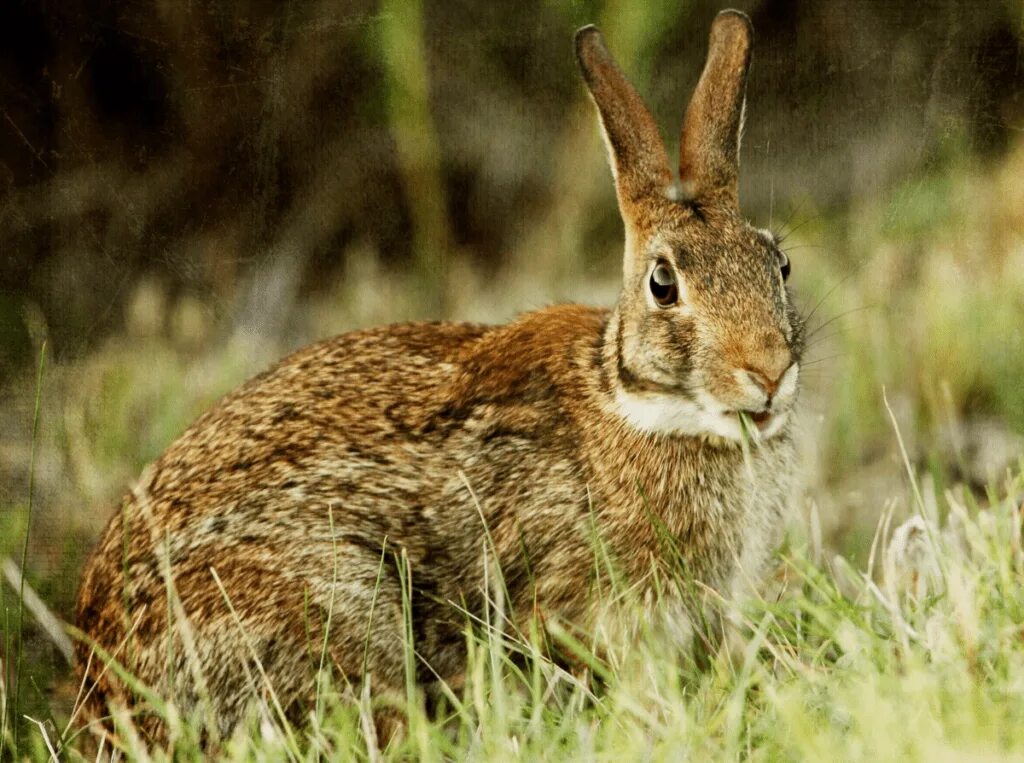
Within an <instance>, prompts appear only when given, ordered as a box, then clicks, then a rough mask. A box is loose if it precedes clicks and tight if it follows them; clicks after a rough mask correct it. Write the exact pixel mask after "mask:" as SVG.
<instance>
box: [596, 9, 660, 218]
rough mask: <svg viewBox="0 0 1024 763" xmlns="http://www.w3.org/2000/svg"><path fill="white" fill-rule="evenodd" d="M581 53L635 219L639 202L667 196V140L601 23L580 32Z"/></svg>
mask: <svg viewBox="0 0 1024 763" xmlns="http://www.w3.org/2000/svg"><path fill="white" fill-rule="evenodd" d="M576 58H577V60H578V61H579V64H580V69H581V70H582V71H583V78H584V79H585V80H586V83H587V87H588V88H589V89H590V94H591V96H593V98H594V103H595V104H597V110H598V113H599V114H600V115H601V127H602V128H603V130H604V137H605V143H606V144H607V146H608V154H609V156H610V158H611V165H612V173H613V174H614V175H615V190H616V192H617V195H618V197H619V208H620V210H621V211H622V215H623V217H624V218H626V219H627V220H628V221H630V222H633V221H634V220H635V219H636V216H637V215H636V212H637V209H636V204H637V202H641V201H642V200H643V199H645V198H647V197H649V196H651V195H653V194H658V195H664V193H665V192H666V191H667V190H668V189H669V187H670V186H671V183H672V170H671V169H670V167H669V162H668V154H667V152H666V151H665V144H664V143H663V142H662V140H661V134H660V133H659V132H658V125H657V124H656V123H655V121H654V117H653V116H651V112H650V111H649V110H648V109H647V106H646V105H645V104H644V102H643V100H642V99H641V98H640V96H639V94H638V93H637V92H636V90H634V89H633V86H632V85H631V84H629V80H627V79H626V75H624V74H623V73H622V71H621V70H620V69H619V67H618V66H617V65H616V63H615V60H614V59H613V58H612V56H611V54H610V53H609V52H608V49H607V48H605V46H604V42H603V41H602V39H601V33H600V32H599V31H597V27H594V26H586V27H583V28H582V29H581V30H579V31H578V32H577V33H576Z"/></svg>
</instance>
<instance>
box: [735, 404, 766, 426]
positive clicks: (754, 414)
mask: <svg viewBox="0 0 1024 763" xmlns="http://www.w3.org/2000/svg"><path fill="white" fill-rule="evenodd" d="M736 415H738V416H739V417H740V418H741V419H743V418H746V419H748V420H749V421H750V422H752V423H753V424H754V426H756V427H757V428H758V429H760V430H762V431H764V430H765V429H767V428H768V425H769V424H770V423H771V420H772V418H773V417H774V416H775V412H774V411H771V410H769V409H767V408H765V409H764V410H761V411H737V412H736Z"/></svg>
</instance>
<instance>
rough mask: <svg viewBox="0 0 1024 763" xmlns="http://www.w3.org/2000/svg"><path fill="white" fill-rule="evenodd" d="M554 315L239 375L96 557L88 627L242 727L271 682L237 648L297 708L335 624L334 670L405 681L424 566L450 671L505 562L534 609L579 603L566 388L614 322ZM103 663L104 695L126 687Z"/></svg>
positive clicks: (578, 519) (226, 722)
mask: <svg viewBox="0 0 1024 763" xmlns="http://www.w3.org/2000/svg"><path fill="white" fill-rule="evenodd" d="M545 312H547V313H548V314H549V315H548V316H547V320H540V321H535V322H534V323H531V322H530V321H529V320H527V321H525V322H520V324H518V333H517V332H515V331H513V332H512V335H511V336H510V335H509V332H510V329H512V328H513V327H510V326H505V327H497V328H492V327H484V326H476V325H470V324H444V323H441V324H408V325H403V326H392V327H387V328H384V329H378V330H371V331H365V332H356V333H352V334H347V335H344V336H341V337H337V338H335V339H332V340H328V341H325V342H321V343H319V344H315V345H312V346H310V347H308V348H306V349H304V350H301V351H299V352H297V353H295V354H293V355H291V356H290V357H288V358H286V359H284V360H283V361H281V362H280V363H279V364H278V365H277V366H275V367H274V368H272V369H271V370H269V371H267V372H265V373H263V374H261V375H260V376H258V377H256V378H254V379H253V380H251V381H250V382H248V383H247V384H245V385H244V386H243V387H241V388H239V390H237V391H236V392H234V393H232V394H231V395H229V396H228V397H226V398H225V399H224V400H222V401H221V402H220V403H219V404H218V405H217V406H216V407H215V408H214V409H212V410H211V411H210V412H209V413H207V414H205V415H204V416H203V417H201V418H200V419H199V420H198V421H197V422H196V423H195V424H194V425H193V426H192V427H190V428H189V429H188V430H187V431H186V432H185V433H184V434H183V435H182V436H181V438H179V439H178V441H176V442H175V443H174V444H173V445H172V446H171V447H170V448H169V449H168V450H167V451H166V452H165V453H164V454H163V456H162V457H161V458H160V459H159V460H158V461H157V462H156V463H155V464H154V465H153V466H152V467H151V468H150V469H149V470H147V472H146V474H145V475H144V476H143V478H142V479H141V480H140V483H139V485H138V487H137V488H136V490H135V491H134V492H133V494H132V495H130V496H128V497H127V498H126V499H125V501H124V503H123V505H122V507H121V511H120V512H119V513H117V514H116V515H115V517H114V518H113V519H112V521H111V524H110V526H109V527H108V529H107V531H106V533H105V535H104V538H103V540H102V541H101V543H100V546H99V548H98V549H97V551H96V552H95V553H94V555H93V558H92V560H91V561H90V563H89V565H88V568H87V572H86V579H85V581H84V584H83V586H82V591H81V593H80V597H79V623H80V624H81V625H82V626H83V628H84V629H85V630H86V631H87V632H89V633H90V634H91V636H92V637H93V638H94V639H96V641H97V643H98V644H99V645H100V646H101V647H102V649H103V650H105V651H106V652H107V653H109V654H115V655H116V656H117V658H118V659H119V660H120V661H123V662H124V664H125V666H126V667H127V668H128V669H129V670H130V671H131V672H132V673H133V674H135V675H136V676H137V677H138V678H140V679H142V680H143V681H144V682H146V683H148V684H153V685H156V686H157V687H158V688H161V689H163V690H165V691H166V690H170V691H168V693H172V694H173V695H174V696H176V698H177V699H178V700H179V701H180V702H182V703H183V704H184V705H186V706H189V705H191V704H194V703H195V702H196V701H197V700H198V698H199V697H200V696H201V686H202V683H203V682H205V683H206V684H207V685H208V691H209V693H210V695H211V696H212V697H213V699H214V706H215V708H216V711H217V713H216V714H217V717H218V718H219V719H220V720H221V722H222V724H223V726H224V729H225V730H227V729H228V728H230V727H231V726H232V725H233V724H234V723H235V722H237V720H238V717H239V714H240V713H241V712H242V709H243V708H244V706H245V705H246V704H247V702H248V700H249V698H251V697H252V696H253V691H256V693H257V695H258V694H259V693H260V686H259V685H258V684H259V683H260V682H259V680H258V678H253V677H252V676H253V675H258V673H257V672H256V670H255V668H253V667H252V665H250V666H249V667H248V668H245V666H243V665H240V664H239V662H238V660H239V659H240V658H241V659H242V660H250V661H251V662H253V664H254V660H253V659H252V658H257V659H259V661H260V663H261V665H262V667H263V669H264V670H265V671H266V673H267V674H268V675H269V676H270V677H271V682H272V683H273V685H274V687H275V691H277V692H280V693H281V694H282V695H283V696H284V699H285V700H286V701H289V702H294V703H296V705H297V706H298V705H299V704H301V701H302V700H304V699H306V698H308V696H309V694H310V693H311V692H312V690H313V675H314V673H315V668H316V663H317V660H316V659H313V658H312V655H316V656H317V657H318V656H319V653H320V650H319V646H318V645H319V644H321V643H322V642H323V641H324V636H323V634H324V631H325V629H326V628H327V627H328V624H329V630H330V637H329V639H328V648H327V659H329V660H331V661H332V663H333V665H334V667H335V668H337V669H338V670H339V671H341V672H342V673H344V674H346V676H347V677H348V678H349V679H351V680H352V681H353V683H355V682H357V681H358V680H359V677H360V675H361V674H362V672H363V668H364V667H366V668H367V670H368V671H369V672H370V673H371V674H373V676H374V680H375V681H377V683H378V685H383V686H388V685H392V686H400V685H401V681H402V680H403V678H402V671H403V669H404V667H403V662H402V660H403V657H402V655H403V647H402V641H401V638H402V637H401V634H402V627H401V617H402V611H401V607H402V587H401V586H402V581H403V579H405V575H406V572H407V570H406V565H407V569H408V570H410V571H411V573H410V574H411V576H412V578H411V584H410V585H411V588H412V590H413V591H414V594H413V597H412V605H413V612H412V619H413V626H414V630H415V631H416V632H415V633H414V638H415V642H416V648H417V650H418V651H419V652H420V654H421V655H423V656H425V657H426V658H427V661H428V662H429V663H430V666H431V669H432V670H433V671H437V672H438V673H440V675H442V676H448V677H450V676H451V675H453V674H454V673H455V672H457V671H458V670H460V669H461V664H462V650H463V644H464V637H463V635H462V629H463V626H464V624H465V615H464V613H460V611H459V608H460V607H465V608H466V609H468V610H470V611H472V612H477V611H479V610H480V609H481V608H482V600H481V597H482V596H484V595H485V593H484V589H482V588H481V586H480V580H481V579H482V577H483V575H484V568H485V566H487V565H488V564H489V562H488V559H487V558H488V557H489V556H490V557H492V558H491V560H490V562H492V563H493V564H494V569H498V568H500V569H501V572H502V574H503V576H504V577H505V580H506V586H507V589H508V590H509V591H511V592H514V593H513V599H514V600H513V601H511V602H508V605H509V606H510V607H511V608H512V609H513V610H515V609H516V608H521V609H524V610H525V609H529V608H530V607H531V606H532V604H533V602H534V600H535V597H537V596H540V597H542V598H543V599H545V600H548V601H550V602H551V604H552V605H553V606H562V607H563V608H564V607H567V606H569V605H570V604H571V603H573V602H577V601H579V599H580V596H579V590H580V586H581V585H584V584H585V580H579V579H578V578H577V577H576V576H575V575H574V574H573V570H574V569H583V570H586V569H587V568H588V567H587V564H588V561H587V555H588V554H589V553H590V552H589V546H588V541H587V538H586V537H585V535H586V533H585V532H584V525H585V520H586V517H587V513H588V510H589V504H588V493H587V488H586V478H585V476H584V475H583V473H582V471H583V470H582V467H581V466H580V462H579V452H578V444H577V442H576V441H577V439H578V426H577V423H576V422H575V421H574V419H573V416H572V412H571V409H569V408H567V407H566V405H565V398H566V396H567V395H572V394H581V391H580V390H577V389H574V388H573V385H577V384H578V383H579V382H578V380H576V378H575V376H574V374H573V372H572V368H571V366H572V362H573V360H572V359H573V358H574V357H587V355H588V352H589V350H588V346H589V345H591V344H594V343H595V342H596V341H597V340H598V339H599V338H600V326H601V325H602V324H603V322H604V321H605V319H606V316H605V313H604V312H603V311H598V310H592V309H587V308H569V309H567V308H561V309H555V310H551V311H545ZM524 324H525V328H524ZM534 325H535V326H536V327H539V328H537V329H534V328H533V326H534ZM513 326H517V324H513ZM537 331H542V332H545V333H546V335H547V338H548V341H547V342H544V341H540V342H538V336H537ZM541 339H542V338H541ZM519 341H521V342H522V346H521V348H520V351H519V352H518V353H512V354H509V349H510V347H509V343H510V342H511V343H517V342H519ZM531 343H532V344H531ZM492 345H494V346H492ZM553 348H557V349H553ZM552 352H555V353H556V354H558V353H562V354H564V356H565V357H563V358H557V357H556V358H555V359H554V361H555V362H552V358H551V354H552ZM499 358H505V360H504V361H503V362H499ZM552 369H554V371H553V370H552ZM553 374H554V376H553ZM485 526H486V529H485ZM556 544H557V546H556ZM403 557H404V558H403ZM400 568H401V569H400ZM528 581H542V582H541V583H540V584H538V585H536V586H532V585H528V584H527V582H528ZM516 594H518V595H519V600H515V599H516ZM229 602H230V606H229ZM179 603H180V605H179ZM232 610H234V613H232ZM371 610H375V613H374V615H373V618H372V619H373V627H372V632H371V630H369V629H368V613H369V612H370V611H371ZM567 614H569V613H567ZM188 630H190V631H192V634H191V635H190V634H189V633H188V632H185V631H188ZM129 634H130V636H129ZM169 646H170V647H171V648H170V649H168V647H169ZM119 650H120V651H119ZM87 653H88V648H87V647H85V646H83V654H82V655H80V657H81V659H80V661H79V662H80V664H81V665H85V663H86V662H87V657H88V655H87ZM364 658H365V659H366V660H367V664H366V665H365V666H364V664H363V660H364ZM96 663H97V664H96V665H95V667H94V668H93V669H91V670H90V676H91V677H92V678H93V680H96V682H97V684H98V686H97V690H98V692H99V694H98V695H97V698H98V699H102V698H103V697H102V695H103V694H105V693H110V692H117V691H118V689H117V688H116V687H115V686H113V683H112V682H111V679H110V674H109V672H108V673H106V674H104V675H103V676H102V677H101V675H100V672H101V671H102V668H101V666H100V665H99V664H98V661H96ZM197 670H199V671H201V672H202V673H203V674H204V675H203V678H202V681H197V676H196V671H197ZM253 681H255V683H256V684H257V685H256V686H255V687H254V686H250V685H248V684H250V683H252V682H253Z"/></svg>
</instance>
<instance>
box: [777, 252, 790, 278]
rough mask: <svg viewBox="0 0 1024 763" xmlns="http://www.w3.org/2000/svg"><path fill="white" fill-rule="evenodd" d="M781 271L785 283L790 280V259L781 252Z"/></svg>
mask: <svg viewBox="0 0 1024 763" xmlns="http://www.w3.org/2000/svg"><path fill="white" fill-rule="evenodd" d="M779 270H781V271H782V280H783V281H785V280H786V279H788V278H789V257H787V256H786V253H785V252H783V251H781V250H779Z"/></svg>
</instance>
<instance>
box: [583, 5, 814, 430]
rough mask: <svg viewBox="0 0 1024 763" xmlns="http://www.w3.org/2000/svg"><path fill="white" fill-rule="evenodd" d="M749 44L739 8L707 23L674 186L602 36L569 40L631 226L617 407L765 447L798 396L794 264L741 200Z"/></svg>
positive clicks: (658, 425)
mask: <svg viewBox="0 0 1024 763" xmlns="http://www.w3.org/2000/svg"><path fill="white" fill-rule="evenodd" d="M751 38H752V30H751V26H750V21H749V20H748V19H747V17H746V16H744V15H743V14H741V13H738V12H736V11H723V12H722V13H720V14H719V15H718V17H717V18H716V19H715V21H714V24H713V25H712V27H711V40H710V45H709V51H708V58H707V63H706V65H705V67H704V72H703V74H702V75H701V78H700V81H699V83H698V84H697V89H696V91H695V92H694V94H693V98H692V100H691V101H690V105H689V107H688V108H687V110H686V116H685V119H684V121H683V130H682V139H681V146H680V152H679V153H680V158H679V179H678V181H676V180H675V178H674V174H673V172H672V170H671V169H670V166H669V160H668V154H667V152H666V150H665V146H664V144H663V143H662V140H661V136H660V135H659V133H658V127H657V125H656V124H655V122H654V119H653V117H652V116H651V113H650V112H649V111H648V109H647V107H646V106H645V105H644V103H643V101H642V100H641V99H640V96H639V95H637V93H636V91H635V90H634V89H633V87H632V86H631V85H630V84H629V82H628V81H627V80H626V78H625V76H624V75H623V74H622V72H621V71H620V70H619V68H618V67H617V66H616V64H615V62H614V60H613V59H612V57H611V55H610V54H609V53H608V51H607V49H606V48H605V47H604V44H603V42H602V40H601V35H600V33H599V32H598V31H597V29H595V28H594V27H585V28H583V29H581V30H580V31H579V32H578V33H577V35H576V54H577V58H578V59H579V63H580V67H581V69H582V70H583V75H584V78H585V80H586V82H587V86H588V87H589V89H590V93H591V95H592V96H593V99H594V102H595V103H596V104H597V109H598V112H599V114H600V121H601V126H602V128H603V132H604V137H605V142H606V144H607V147H608V153H609V156H610V160H611V166H612V173H613V175H614V177H615V188H616V193H617V196H618V201H619V209H620V211H621V213H622V218H623V222H624V223H625V230H626V247H625V262H624V268H623V272H624V285H623V291H622V295H621V297H620V299H619V304H618V307H617V309H616V311H615V317H614V318H613V321H614V322H615V323H614V324H613V326H612V332H610V333H614V342H615V347H614V348H611V347H609V348H608V349H609V352H611V351H612V349H614V353H615V358H614V363H615V370H614V372H613V378H612V380H611V382H612V384H613V385H614V388H615V396H616V405H617V407H618V410H619V412H620V413H621V414H622V415H623V416H624V417H625V418H626V419H627V420H629V421H630V422H631V423H632V424H633V425H634V426H636V427H638V428H640V429H643V430H646V431H650V432H657V433H664V434H689V435H713V436H718V437H721V438H725V439H727V440H734V441H740V440H742V439H743V438H744V433H746V434H747V435H749V436H751V437H753V438H754V439H764V438H768V437H771V436H773V435H774V434H776V433H778V432H779V431H781V430H782V429H783V427H784V425H785V423H786V420H787V418H788V416H789V414H790V411H791V408H792V406H793V403H794V401H795V398H796V392H797V377H798V375H799V359H800V351H801V343H802V335H803V331H802V325H801V321H800V317H799V315H798V313H797V312H796V310H795V309H794V308H793V306H792V302H791V300H790V297H789V295H788V294H787V290H786V285H785V281H786V278H787V276H788V275H789V262H788V260H787V259H786V257H785V255H784V254H783V253H782V252H781V251H780V250H779V248H778V245H777V243H776V241H775V239H774V237H773V236H772V234H771V233H769V232H767V231H763V230H758V229H757V228H754V227H753V226H751V225H750V224H749V223H747V222H746V220H744V219H743V217H742V216H741V214H740V210H739V204H738V187H737V186H738V170H739V143H740V132H741V130H742V123H743V108H744V92H745V89H746V79H747V69H748V67H749V65H750V48H751Z"/></svg>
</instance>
